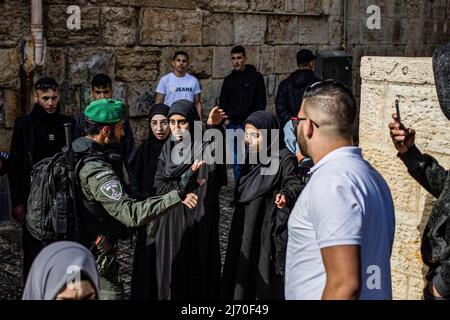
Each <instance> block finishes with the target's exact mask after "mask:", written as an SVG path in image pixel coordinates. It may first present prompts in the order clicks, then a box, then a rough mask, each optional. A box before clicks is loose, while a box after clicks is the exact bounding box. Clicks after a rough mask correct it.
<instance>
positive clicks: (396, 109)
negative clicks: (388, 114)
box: [395, 99, 402, 124]
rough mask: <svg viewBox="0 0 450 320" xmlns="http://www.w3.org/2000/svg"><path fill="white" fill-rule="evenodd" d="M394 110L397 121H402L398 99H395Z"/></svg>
mask: <svg viewBox="0 0 450 320" xmlns="http://www.w3.org/2000/svg"><path fill="white" fill-rule="evenodd" d="M395 111H396V112H397V121H398V122H400V124H401V123H402V119H401V118H400V106H399V105H398V99H397V100H395Z"/></svg>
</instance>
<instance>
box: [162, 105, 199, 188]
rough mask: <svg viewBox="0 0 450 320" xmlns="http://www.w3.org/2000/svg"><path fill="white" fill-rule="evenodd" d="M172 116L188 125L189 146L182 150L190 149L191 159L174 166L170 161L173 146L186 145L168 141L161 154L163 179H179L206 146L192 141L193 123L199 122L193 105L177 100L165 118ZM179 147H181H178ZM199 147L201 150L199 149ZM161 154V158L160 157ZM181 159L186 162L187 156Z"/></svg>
mask: <svg viewBox="0 0 450 320" xmlns="http://www.w3.org/2000/svg"><path fill="white" fill-rule="evenodd" d="M174 114H178V115H180V116H183V117H184V118H186V120H187V121H188V123H189V133H190V135H191V140H190V142H189V143H190V145H189V146H183V148H184V150H186V149H188V148H190V149H191V158H190V159H189V161H183V163H181V164H176V163H174V162H173V161H172V157H171V153H172V150H173V148H174V147H175V146H180V144H186V143H187V141H186V140H183V141H173V140H172V139H169V140H168V141H167V142H166V143H165V144H164V146H163V150H162V152H161V153H162V154H164V159H163V160H164V161H165V166H164V173H163V175H164V177H165V178H172V179H173V178H179V177H180V176H181V175H182V174H183V173H184V172H186V170H188V169H189V168H190V167H191V165H192V163H193V162H194V160H195V159H197V158H198V155H199V153H201V152H202V151H203V149H204V147H205V146H206V144H207V143H204V142H202V141H193V140H194V123H195V121H200V117H199V115H198V112H197V110H196V109H195V106H194V104H193V103H192V102H191V101H189V100H178V101H175V102H174V103H173V104H172V106H171V107H170V111H169V114H168V116H167V118H168V119H170V117H171V116H172V115H174ZM202 131H203V130H202ZM180 147H181V146H180ZM200 147H201V148H200ZM162 154H161V156H162ZM181 157H183V158H185V160H188V159H187V158H186V157H187V155H182V156H181Z"/></svg>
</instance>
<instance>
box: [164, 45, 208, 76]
mask: <svg viewBox="0 0 450 320" xmlns="http://www.w3.org/2000/svg"><path fill="white" fill-rule="evenodd" d="M178 50H182V51H185V52H187V54H188V55H189V73H191V74H192V75H194V76H195V77H197V78H199V79H203V78H209V77H211V75H212V60H213V49H212V48H207V47H165V48H162V50H161V59H160V61H161V62H160V74H161V75H164V74H167V73H169V72H172V70H173V67H172V61H173V55H174V54H175V52H176V51H178Z"/></svg>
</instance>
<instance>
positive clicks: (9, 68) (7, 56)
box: [0, 49, 19, 88]
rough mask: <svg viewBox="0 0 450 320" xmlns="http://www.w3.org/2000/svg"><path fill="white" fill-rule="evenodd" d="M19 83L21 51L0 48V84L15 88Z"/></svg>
mask: <svg viewBox="0 0 450 320" xmlns="http://www.w3.org/2000/svg"><path fill="white" fill-rule="evenodd" d="M18 83H19V52H18V51H17V49H0V86H1V87H9V88H15V87H17V85H18Z"/></svg>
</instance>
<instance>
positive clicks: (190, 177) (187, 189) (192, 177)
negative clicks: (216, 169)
mask: <svg viewBox="0 0 450 320" xmlns="http://www.w3.org/2000/svg"><path fill="white" fill-rule="evenodd" d="M198 187H200V185H199V184H198V182H197V172H194V171H192V169H189V171H187V172H186V174H185V176H184V177H183V178H182V179H181V182H180V190H178V195H179V196H180V199H181V201H183V200H184V199H186V196H187V195H188V193H191V192H194V191H195V190H197V189H198Z"/></svg>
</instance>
